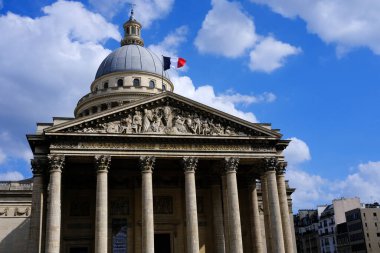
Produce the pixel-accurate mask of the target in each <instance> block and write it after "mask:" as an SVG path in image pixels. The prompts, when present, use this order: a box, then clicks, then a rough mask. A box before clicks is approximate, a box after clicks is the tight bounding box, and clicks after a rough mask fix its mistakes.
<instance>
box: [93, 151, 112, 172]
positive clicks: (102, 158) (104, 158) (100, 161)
mask: <svg viewBox="0 0 380 253" xmlns="http://www.w3.org/2000/svg"><path fill="white" fill-rule="evenodd" d="M95 165H96V169H97V171H98V172H108V170H109V169H110V166H111V156H109V155H96V156H95Z"/></svg>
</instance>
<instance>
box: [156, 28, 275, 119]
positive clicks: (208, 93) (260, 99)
mask: <svg viewBox="0 0 380 253" xmlns="http://www.w3.org/2000/svg"><path fill="white" fill-rule="evenodd" d="M186 35H187V28H186V27H179V28H177V29H176V30H175V32H173V33H170V34H169V35H168V36H166V37H165V38H164V40H163V41H162V42H161V43H158V44H156V45H150V46H149V48H150V49H152V50H153V51H154V52H155V53H156V54H158V55H165V54H166V55H177V53H178V52H177V50H178V46H179V45H180V44H181V43H182V42H183V41H185V40H186ZM170 75H171V81H172V82H173V83H174V86H175V89H174V92H175V93H178V94H180V95H182V96H185V97H188V98H191V99H194V100H196V101H198V102H200V103H203V104H206V105H209V106H212V107H214V108H216V109H219V110H221V111H224V112H226V113H229V114H232V115H234V116H237V117H240V118H243V119H246V120H248V121H251V122H257V121H258V120H257V118H256V116H255V115H254V114H253V113H251V112H244V111H241V110H239V109H238V108H237V106H238V105H239V104H242V105H249V104H252V103H264V102H266V103H270V102H273V101H274V100H275V99H276V96H275V95H274V94H273V93H271V92H264V93H263V94H260V95H257V96H255V95H244V94H240V93H235V92H233V91H232V90H227V91H226V92H224V93H221V94H216V93H215V90H214V88H213V87H212V86H211V85H202V86H199V87H196V86H195V85H194V83H193V81H192V80H191V78H190V77H188V76H180V75H179V74H178V72H176V71H173V70H171V72H170Z"/></svg>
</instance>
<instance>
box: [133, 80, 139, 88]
mask: <svg viewBox="0 0 380 253" xmlns="http://www.w3.org/2000/svg"><path fill="white" fill-rule="evenodd" d="M133 86H134V87H139V86H140V79H138V78H135V79H133Z"/></svg>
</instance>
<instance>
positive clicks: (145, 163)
mask: <svg viewBox="0 0 380 253" xmlns="http://www.w3.org/2000/svg"><path fill="white" fill-rule="evenodd" d="M155 162H156V157H154V156H140V159H139V165H140V169H141V171H142V172H153V169H154V163H155Z"/></svg>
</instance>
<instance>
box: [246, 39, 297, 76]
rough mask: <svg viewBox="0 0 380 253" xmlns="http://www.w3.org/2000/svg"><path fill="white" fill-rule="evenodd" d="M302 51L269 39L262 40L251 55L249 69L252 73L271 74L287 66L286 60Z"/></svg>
mask: <svg viewBox="0 0 380 253" xmlns="http://www.w3.org/2000/svg"><path fill="white" fill-rule="evenodd" d="M301 51H302V50H301V49H300V48H297V47H293V46H292V45H289V44H287V43H283V42H281V41H278V40H275V39H274V38H273V37H267V38H265V39H263V40H261V41H260V42H259V43H258V44H257V45H256V46H255V47H254V49H253V50H252V51H251V53H250V63H249V68H250V69H251V70H252V71H262V72H266V73H270V72H272V71H274V70H276V69H278V68H280V67H282V66H283V65H284V64H285V59H286V58H287V57H289V56H291V55H296V54H299V53H300V52H301Z"/></svg>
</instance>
